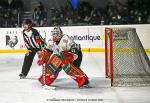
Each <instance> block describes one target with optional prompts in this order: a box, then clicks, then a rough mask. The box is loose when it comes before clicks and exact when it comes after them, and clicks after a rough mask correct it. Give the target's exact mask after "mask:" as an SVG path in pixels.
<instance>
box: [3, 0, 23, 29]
mask: <svg viewBox="0 0 150 103" xmlns="http://www.w3.org/2000/svg"><path fill="white" fill-rule="evenodd" d="M22 10H23V3H22V2H21V0H12V1H11V2H8V1H6V0H0V27H7V28H11V27H18V26H19V25H18V24H19V21H21V19H20V20H19V19H18V16H20V15H21V11H22ZM18 20H19V21H18Z"/></svg>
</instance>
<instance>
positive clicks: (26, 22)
mask: <svg viewBox="0 0 150 103" xmlns="http://www.w3.org/2000/svg"><path fill="white" fill-rule="evenodd" d="M23 24H27V25H32V21H31V20H30V19H26V20H24V22H23Z"/></svg>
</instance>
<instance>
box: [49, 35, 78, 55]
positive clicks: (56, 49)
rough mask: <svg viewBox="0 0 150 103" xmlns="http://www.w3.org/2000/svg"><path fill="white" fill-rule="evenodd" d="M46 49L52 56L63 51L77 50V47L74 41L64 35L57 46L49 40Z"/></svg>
mask: <svg viewBox="0 0 150 103" xmlns="http://www.w3.org/2000/svg"><path fill="white" fill-rule="evenodd" d="M47 48H48V49H51V50H52V51H53V53H54V54H59V53H60V52H61V51H64V50H67V51H69V50H70V49H71V48H79V45H78V44H76V43H75V42H74V40H72V39H71V38H70V37H69V36H68V35H64V36H63V37H62V38H61V40H60V42H59V43H58V44H56V42H54V41H52V39H50V40H49V41H48V47H47Z"/></svg>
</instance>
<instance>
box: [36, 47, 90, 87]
mask: <svg viewBox="0 0 150 103" xmlns="http://www.w3.org/2000/svg"><path fill="white" fill-rule="evenodd" d="M73 61H74V54H72V53H70V52H68V51H62V52H61V53H60V55H58V54H53V55H51V52H50V51H48V50H46V49H43V50H42V52H41V54H40V56H39V60H38V62H37V63H38V65H44V66H43V70H44V71H43V74H42V75H41V76H40V77H39V81H40V82H41V83H42V85H51V84H52V83H53V82H54V80H55V79H56V78H57V76H58V74H59V72H60V71H61V70H62V69H63V70H64V71H65V73H66V74H67V75H69V76H70V77H71V78H72V79H74V80H75V81H76V83H77V84H78V87H79V88H80V87H82V86H83V85H87V84H89V81H88V77H87V75H86V74H85V73H84V72H83V71H82V70H81V69H80V68H79V67H75V66H74V65H73Z"/></svg>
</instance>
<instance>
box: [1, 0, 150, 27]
mask: <svg viewBox="0 0 150 103" xmlns="http://www.w3.org/2000/svg"><path fill="white" fill-rule="evenodd" d="M13 1H20V0H13ZM11 5H12V4H8V6H7V7H6V6H4V4H3V5H2V3H1V2H0V27H14V26H16V25H17V26H19V25H20V24H19V25H18V24H17V21H16V19H15V18H16V15H18V12H19V10H20V9H21V10H22V7H23V5H22V6H21V7H17V6H11ZM13 5H15V3H14V4H13ZM12 11H13V12H12ZM149 11H150V2H149V0H128V2H127V3H125V4H122V3H121V2H119V1H116V2H108V3H107V5H106V7H105V8H95V7H93V6H91V5H90V3H88V2H85V1H84V2H79V4H78V7H77V8H72V6H71V5H66V7H60V8H59V9H56V8H51V9H47V8H46V7H45V6H44V5H43V4H42V3H41V2H40V3H39V6H37V7H36V8H35V9H34V11H33V13H32V21H33V24H34V26H38V27H41V26H44V27H46V26H53V25H60V26H72V25H81V26H82V25H125V24H150V12H149ZM20 23H21V22H20Z"/></svg>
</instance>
